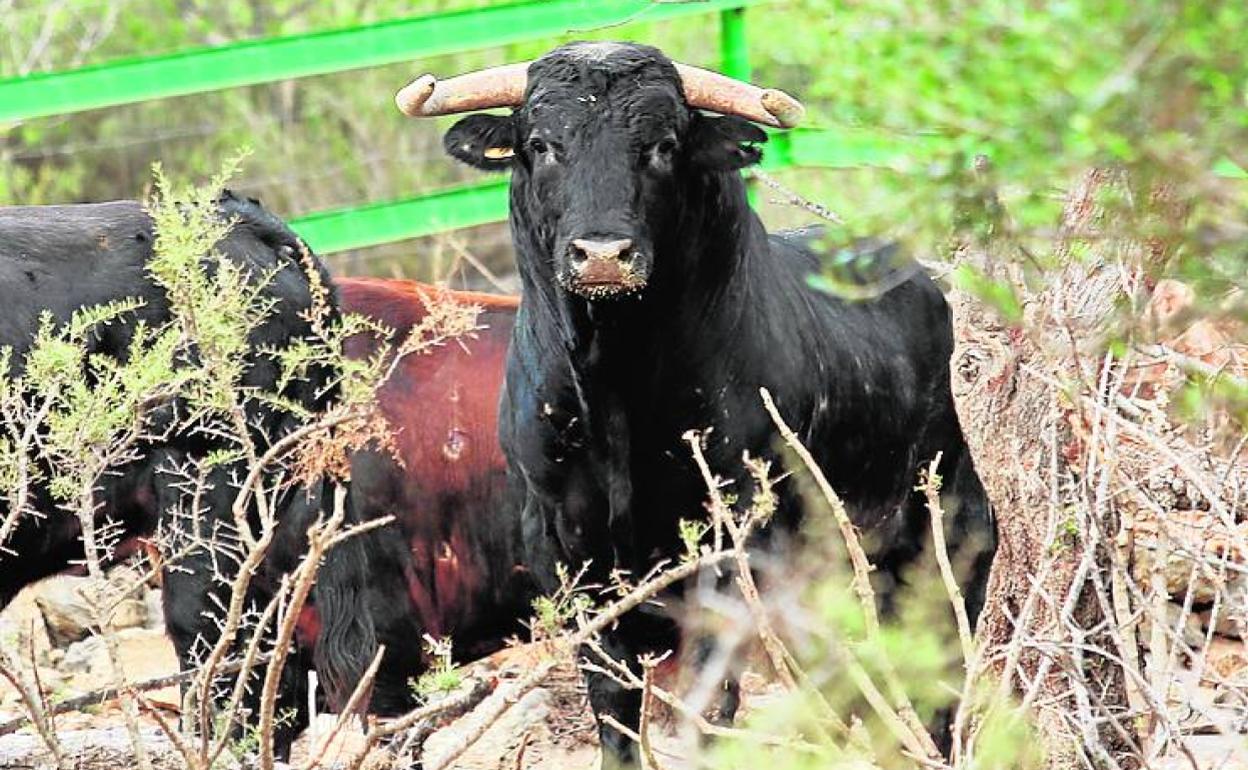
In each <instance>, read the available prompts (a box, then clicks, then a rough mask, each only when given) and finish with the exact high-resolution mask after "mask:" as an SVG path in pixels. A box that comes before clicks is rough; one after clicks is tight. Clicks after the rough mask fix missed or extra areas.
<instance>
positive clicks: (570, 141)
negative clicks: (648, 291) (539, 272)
mask: <svg viewBox="0 0 1248 770" xmlns="http://www.w3.org/2000/svg"><path fill="white" fill-rule="evenodd" d="M766 138H767V137H766V134H764V133H763V132H762V130H760V129H759V128H758V127H756V126H754V125H753V124H752V123H750V122H748V121H746V120H744V119H742V118H739V117H735V116H714V117H713V116H709V115H706V114H703V113H700V112H698V111H696V110H692V109H690V107H689V106H688V104H687V102H686V99H685V93H684V91H683V89H682V83H681V79H680V75H679V74H678V72H677V70H676V68H675V66H674V65H673V64H672V62H671V61H670V60H668V59H667V57H665V56H663V54H662V53H660V52H659V51H658V50H656V49H654V48H650V47H646V46H638V45H625V44H618V43H576V44H572V45H568V46H564V47H562V48H558V49H556V50H555V51H553V52H551V53H549V54H547V55H546V56H544V57H543V58H541V59H539V60H537V61H535V62H534V63H533V64H532V65H530V66H529V67H528V71H527V87H526V90H525V94H524V103H523V105H521V106H520V107H519V108H518V109H517V110H516V111H515V112H514V113H512V114H511V115H506V116H500V115H472V116H470V117H467V118H465V119H463V120H461V121H460V122H459V123H457V124H456V125H455V126H454V127H452V128H451V130H450V131H449V132H447V134H446V138H445V146H446V149H447V151H448V152H449V153H450V154H451V155H453V156H454V157H456V158H458V159H459V160H462V161H464V162H466V163H469V164H471V165H473V166H476V167H478V168H484V169H492V170H501V169H505V168H510V169H512V174H513V177H512V185H513V186H514V187H515V188H516V189H515V191H514V193H513V197H512V201H513V204H512V205H513V206H523V207H524V208H525V211H524V212H521V214H522V216H521V217H520V220H521V221H522V222H523V223H524V226H525V227H526V228H527V229H530V230H531V231H532V234H533V235H535V236H536V240H537V242H538V243H539V244H540V249H541V251H542V252H544V253H539V254H536V255H534V254H527V255H522V258H528V259H532V260H536V261H537V262H538V263H539V265H537V267H539V268H542V269H546V268H545V266H546V265H549V266H551V267H553V272H554V278H555V280H557V281H558V282H559V283H560V284H561V285H562V286H563V287H564V288H565V289H566V290H568V291H570V292H572V293H574V294H577V295H579V296H581V297H583V298H585V299H588V300H591V301H598V300H607V299H614V298H619V297H625V296H630V295H637V294H639V293H640V292H641V291H642V290H644V289H645V287H646V285H647V282H648V281H649V280H650V279H651V276H652V273H653V272H654V270H655V260H656V258H664V255H663V254H662V253H660V252H661V251H662V247H663V244H664V243H665V242H671V241H673V240H678V239H674V238H673V235H674V234H678V233H679V230H680V221H679V220H680V215H681V212H682V211H683V210H684V202H685V200H686V198H687V196H686V195H685V192H686V190H687V188H688V187H689V184H688V183H689V182H690V181H691V180H692V179H693V178H694V176H695V175H697V174H705V173H723V172H729V171H735V170H737V169H740V168H742V167H744V166H746V165H748V164H751V163H754V162H756V161H757V160H758V159H759V156H760V153H759V150H758V149H757V148H756V147H755V146H754V144H755V143H758V142H763V141H765V140H766Z"/></svg>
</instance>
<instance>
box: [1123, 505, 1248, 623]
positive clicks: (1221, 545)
mask: <svg viewBox="0 0 1248 770" xmlns="http://www.w3.org/2000/svg"><path fill="white" fill-rule="evenodd" d="M1135 530H1136V535H1135V553H1134V559H1133V564H1132V567H1131V572H1132V576H1133V577H1134V578H1135V580H1136V582H1138V583H1139V584H1140V585H1141V586H1147V585H1149V583H1150V580H1151V575H1152V571H1153V569H1154V565H1155V564H1156V563H1157V561H1158V559H1159V558H1161V555H1162V554H1165V561H1164V563H1162V564H1160V565H1159V566H1158V567H1157V568H1158V569H1160V571H1161V574H1162V576H1163V577H1164V578H1165V582H1166V590H1167V591H1168V592H1169V594H1170V596H1171V598H1173V599H1174V600H1175V601H1179V602H1181V601H1183V597H1184V595H1185V594H1186V593H1187V591H1188V588H1189V585H1188V584H1189V582H1190V584H1191V586H1190V587H1191V591H1192V601H1193V602H1194V603H1195V604H1211V603H1213V600H1214V598H1215V597H1216V596H1217V595H1218V593H1219V592H1221V593H1222V597H1223V600H1224V601H1227V602H1230V603H1233V604H1237V605H1238V606H1241V607H1244V606H1248V575H1245V574H1244V572H1242V571H1241V570H1239V569H1229V570H1227V571H1226V574H1225V576H1224V577H1222V576H1219V575H1218V574H1217V567H1216V566H1214V565H1216V564H1217V563H1218V561H1219V560H1220V559H1223V558H1226V559H1228V560H1229V561H1230V562H1232V563H1233V564H1234V565H1236V566H1243V564H1244V561H1245V554H1242V553H1240V552H1239V547H1238V545H1239V544H1240V543H1242V542H1245V541H1246V540H1248V523H1245V524H1239V525H1237V526H1236V531H1234V532H1227V530H1226V528H1225V527H1223V526H1222V525H1221V523H1220V522H1219V521H1217V519H1216V518H1215V517H1214V516H1212V515H1211V514H1210V513H1209V512H1208V511H1200V510H1178V511H1170V512H1169V513H1168V514H1167V515H1166V517H1165V520H1164V521H1161V522H1159V521H1158V520H1157V519H1156V518H1148V519H1140V520H1137V521H1136V523H1135ZM1198 556H1199V557H1201V558H1203V559H1204V560H1205V562H1206V564H1207V565H1210V566H1207V567H1203V568H1202V567H1197V566H1196V565H1195V564H1194V559H1195V558H1196V557H1198ZM1193 567H1196V568H1195V569H1193Z"/></svg>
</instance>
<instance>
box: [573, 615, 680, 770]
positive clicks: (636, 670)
mask: <svg viewBox="0 0 1248 770" xmlns="http://www.w3.org/2000/svg"><path fill="white" fill-rule="evenodd" d="M679 643H680V631H679V628H678V626H677V625H676V623H675V622H674V621H673V620H672V619H671V618H669V617H667V616H665V615H663V614H661V613H659V612H658V611H656V610H654V609H652V608H649V607H641V608H638V609H635V610H632V611H631V612H627V613H625V614H624V615H622V616H621V617H620V619H619V622H618V623H616V624H615V626H614V627H613V628H611V629H609V630H607V631H604V632H603V633H602V636H601V639H600V642H599V645H598V646H599V648H600V649H601V650H602V651H603V652H605V653H606V654H607V655H609V656H611V658H613V659H614V660H615V661H617V662H618V663H619V664H620V665H622V666H625V667H627V668H628V669H629V671H631V672H632V673H633V675H634V676H635V677H636V678H637V679H639V680H640V678H641V677H642V670H641V665H640V663H639V660H640V658H641V657H642V656H644V655H661V654H662V653H664V652H667V651H668V650H673V651H674V650H676V649H677V648H678V647H679ZM582 658H583V660H585V661H586V662H587V663H591V664H593V666H594V668H597V669H607V668H609V665H608V664H607V663H606V662H605V661H603V660H602V659H601V657H600V656H599V655H598V653H597V652H595V651H594V650H592V649H590V648H589V647H588V646H586V647H585V648H583V649H582ZM585 682H586V686H587V687H588V690H589V704H590V706H591V707H592V708H593V710H594V718H595V719H596V720H597V721H598V739H599V742H600V743H601V745H602V768H603V770H624V769H625V768H629V769H630V770H631V769H632V768H636V767H638V766H639V762H638V754H637V745H636V743H635V742H634V741H633V739H632V738H630V737H629V736H627V735H625V734H623V733H621V732H620V731H619V730H618V729H616V728H615V727H613V726H611V725H610V724H607V722H605V721H604V719H603V717H605V716H610V717H611V718H612V719H614V720H615V721H617V722H619V723H620V724H621V725H623V726H624V727H626V728H628V729H629V730H631V731H633V733H634V734H635V733H636V732H637V730H638V728H639V727H640V725H641V695H642V694H641V690H640V689H638V688H636V687H631V686H626V685H625V684H623V683H621V682H620V681H618V678H617V677H612V676H610V675H608V674H605V673H602V672H601V671H598V670H592V669H591V670H589V671H587V672H586V674H585Z"/></svg>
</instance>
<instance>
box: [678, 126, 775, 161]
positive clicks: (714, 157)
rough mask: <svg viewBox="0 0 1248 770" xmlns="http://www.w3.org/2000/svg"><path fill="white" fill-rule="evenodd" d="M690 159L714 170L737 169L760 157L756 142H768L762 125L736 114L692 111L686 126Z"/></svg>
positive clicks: (760, 150) (760, 158) (761, 155)
mask: <svg viewBox="0 0 1248 770" xmlns="http://www.w3.org/2000/svg"><path fill="white" fill-rule="evenodd" d="M689 130H690V138H689V148H690V158H691V159H692V160H693V162H694V163H696V164H698V165H699V166H703V167H705V168H708V169H711V170H714V171H736V170H737V169H739V168H745V167H746V166H752V165H754V164H755V163H757V162H759V161H760V160H762V157H763V151H762V149H760V148H759V147H756V146H755V145H756V144H761V143H762V142H765V141H767V134H766V133H764V132H763V130H762V129H761V128H759V127H758V126H756V125H754V124H753V123H751V122H750V121H748V120H746V119H744V118H738V117H736V116H735V115H723V116H717V117H711V116H710V115H704V114H701V113H698V114H695V115H694V118H693V125H691V126H690V127H689Z"/></svg>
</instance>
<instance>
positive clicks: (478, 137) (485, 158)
mask: <svg viewBox="0 0 1248 770" xmlns="http://www.w3.org/2000/svg"><path fill="white" fill-rule="evenodd" d="M515 135H516V131H515V128H514V124H513V123H512V119H511V116H510V115H469V116H468V117H466V118H464V119H463V120H461V121H459V122H458V123H456V124H455V125H453V126H451V130H450V131H447V132H446V136H445V137H443V138H442V146H443V147H444V148H445V149H446V151H447V153H448V154H450V155H451V157H453V158H456V159H458V160H461V161H463V162H464V163H467V164H468V165H469V166H476V167H477V168H480V169H485V170H486V171H502V170H503V169H505V168H507V167H508V166H510V165H511V160H512V158H513V157H515V154H516V140H515Z"/></svg>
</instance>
